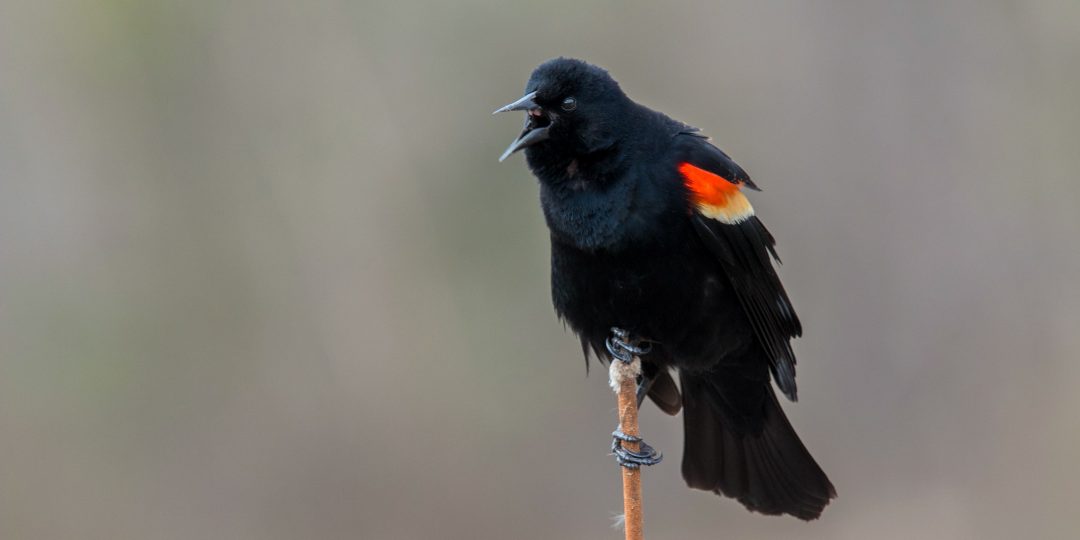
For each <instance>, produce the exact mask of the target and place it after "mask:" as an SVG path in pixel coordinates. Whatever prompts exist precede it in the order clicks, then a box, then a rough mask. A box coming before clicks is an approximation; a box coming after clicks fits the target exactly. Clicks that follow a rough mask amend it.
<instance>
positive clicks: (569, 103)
mask: <svg viewBox="0 0 1080 540" xmlns="http://www.w3.org/2000/svg"><path fill="white" fill-rule="evenodd" d="M576 108H577V100H576V99H574V98H572V97H568V98H566V99H564V100H562V110H564V111H567V112H569V111H572V110H574V109H576Z"/></svg>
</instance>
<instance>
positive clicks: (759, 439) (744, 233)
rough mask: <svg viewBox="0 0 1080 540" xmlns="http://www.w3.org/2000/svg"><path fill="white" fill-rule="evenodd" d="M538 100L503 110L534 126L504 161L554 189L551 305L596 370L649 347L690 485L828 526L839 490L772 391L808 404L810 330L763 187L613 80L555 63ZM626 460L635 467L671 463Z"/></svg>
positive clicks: (532, 88)
mask: <svg viewBox="0 0 1080 540" xmlns="http://www.w3.org/2000/svg"><path fill="white" fill-rule="evenodd" d="M525 93H526V95H525V97H523V98H521V99H520V100H518V101H516V102H514V103H512V104H510V105H507V106H506V107H503V108H502V109H499V110H498V111H496V112H503V111H517V110H521V111H525V112H526V121H525V129H524V131H522V133H521V135H520V136H519V137H518V138H517V140H515V141H514V142H513V144H511V145H510V147H509V148H507V150H506V152H505V153H504V154H503V156H502V158H500V161H501V160H502V159H505V158H506V157H507V156H509V155H510V154H512V153H514V152H516V151H518V150H521V149H525V157H526V159H527V161H528V165H529V168H530V169H531V170H532V172H533V174H535V175H536V177H537V178H538V179H539V180H540V200H541V205H542V207H543V211H544V217H545V218H546V220H547V224H548V228H549V229H550V231H551V292H552V299H553V301H554V304H555V310H556V312H557V313H558V314H559V316H560V317H562V318H563V319H564V320H566V322H568V323H569V325H570V327H571V328H573V330H574V332H575V333H576V334H577V335H578V336H579V337H580V338H581V343H582V348H583V349H584V350H585V353H586V357H587V356H588V351H589V350H590V349H591V350H592V351H593V353H594V354H595V355H596V356H597V357H598V358H600V359H601V360H604V361H609V362H610V361H613V360H612V357H613V356H614V357H616V358H628V357H629V355H628V352H634V351H639V352H642V353H644V352H645V350H646V349H648V352H647V354H642V366H643V370H644V376H643V377H642V380H641V381H639V383H640V388H639V390H640V393H639V396H644V395H645V394H647V395H648V396H649V397H650V398H651V399H652V400H653V401H654V402H655V403H656V404H657V405H658V406H659V407H660V408H661V409H662V410H664V411H665V412H667V413H669V414H672V415H674V414H676V413H677V412H678V411H679V409H680V406H681V408H682V409H683V419H684V431H685V449H684V454H683V462H682V473H683V477H684V478H685V479H686V482H687V484H689V485H690V487H693V488H698V489H704V490H709V491H714V492H716V493H718V494H723V495H726V496H728V497H734V498H736V499H738V500H739V502H741V503H743V504H744V505H745V506H746V507H747V508H748V509H750V510H753V511H757V512H761V513H764V514H791V515H793V516H796V517H798V518H801V519H807V520H809V519H814V518H817V517H818V516H819V515H821V512H822V510H824V508H825V506H826V505H828V504H829V500H830V499H832V498H833V497H835V496H836V491H835V489H834V488H833V486H832V483H830V482H829V479H828V478H827V477H826V476H825V473H824V472H823V471H822V470H821V468H820V467H818V464H817V463H816V462H815V461H814V458H813V457H811V456H810V453H809V452H808V451H807V450H806V447H804V446H803V444H802V442H801V441H800V440H799V437H798V435H796V434H795V431H794V430H793V429H792V427H791V424H790V423H788V420H787V418H786V417H785V416H784V412H783V410H781V408H780V403H779V402H778V401H777V398H776V394H775V393H774V392H773V388H772V385H771V384H770V382H769V381H770V374H771V375H772V379H773V380H775V381H776V384H777V386H779V388H780V390H781V391H783V392H784V394H785V395H786V396H787V397H788V398H790V399H791V400H792V401H794V400H795V399H796V394H795V355H794V353H793V352H792V349H791V344H790V340H791V338H793V337H796V336H799V335H800V334H801V333H802V329H801V327H800V323H799V319H798V317H797V316H796V315H795V312H794V310H793V309H792V307H791V302H790V301H789V300H788V296H787V293H786V292H784V287H783V286H782V285H781V284H780V279H779V278H778V277H777V275H776V271H775V270H774V269H773V266H772V261H771V260H770V256H771V257H772V258H774V259H777V262H779V258H778V257H777V255H776V251H775V249H774V247H773V246H774V244H775V241H774V240H773V237H772V235H771V234H770V233H769V231H768V230H766V229H765V226H764V225H762V223H761V221H760V220H759V219H758V218H757V216H755V215H754V209H753V207H751V206H750V202H749V201H748V200H747V198H746V196H745V195H744V194H743V193H742V191H741V190H742V188H744V187H745V188H748V189H752V190H755V191H756V190H757V187H756V186H755V185H754V183H753V182H751V181H750V177H749V176H747V174H746V172H745V171H743V169H742V168H740V167H739V166H738V165H736V164H735V162H734V161H732V160H731V158H730V157H728V156H727V154H725V153H724V152H722V151H721V150H720V149H719V148H717V147H715V146H713V145H712V144H711V143H709V142H708V139H707V138H706V137H705V136H703V135H701V134H700V133H699V131H698V129H696V128H693V127H691V126H688V125H686V124H683V123H682V122H678V121H676V120H673V119H671V118H669V117H667V116H665V115H664V114H661V113H659V112H656V111H653V110H651V109H648V108H646V107H644V106H642V105H639V104H637V103H634V102H633V101H631V100H630V98H628V97H627V96H626V94H625V93H623V91H622V89H621V88H619V84H618V83H617V82H615V80H614V79H612V78H611V76H610V75H608V73H607V71H605V70H603V69H601V68H599V67H596V66H593V65H591V64H587V63H585V62H582V61H580V60H572V59H566V58H557V59H554V60H549V61H548V62H545V63H544V64H541V65H540V66H539V67H538V68H536V70H535V71H533V73H532V76H531V77H530V78H529V82H528V84H527V85H526V87H525ZM613 332H614V333H615V335H614V336H613V335H612V333H613ZM637 343H641V344H642V345H641V347H642V349H635V346H634V344H637ZM672 371H677V372H678V375H679V381H680V387H681V395H680V390H679V388H678V387H676V385H675V383H674V380H673V379H672V376H671V373H672ZM615 446H616V447H617V446H618V445H617V444H616V445H615ZM649 450H651V449H649ZM616 454H617V456H618V457H619V461H620V463H622V464H623V465H624V466H631V467H634V466H638V465H642V464H645V465H648V464H652V463H654V462H656V461H657V460H656V459H653V456H652V455H650V454H649V453H648V452H647V451H643V452H642V453H631V452H625V451H623V452H621V453H620V452H616Z"/></svg>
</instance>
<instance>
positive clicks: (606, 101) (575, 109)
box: [495, 58, 630, 161]
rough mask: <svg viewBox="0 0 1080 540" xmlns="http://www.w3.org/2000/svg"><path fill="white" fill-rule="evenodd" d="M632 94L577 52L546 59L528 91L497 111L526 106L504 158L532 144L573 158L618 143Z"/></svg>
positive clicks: (536, 148) (531, 148)
mask: <svg viewBox="0 0 1080 540" xmlns="http://www.w3.org/2000/svg"><path fill="white" fill-rule="evenodd" d="M629 110H630V100H629V98H627V97H626V94H624V93H623V91H622V89H620V88H619V83H617V82H615V79H612V78H611V75H609V74H608V72H607V71H605V70H603V69H601V68H599V67H597V66H594V65H592V64H588V63H586V62H582V61H581V60H574V59H571V58H555V59H553V60H548V61H547V62H544V63H543V64H540V66H539V67H537V68H536V69H535V70H534V71H533V73H532V76H531V77H529V82H528V84H526V85H525V96H524V97H522V98H521V99H519V100H517V101H515V102H513V103H511V104H509V105H507V106H505V107H502V108H500V109H498V110H496V111H495V113H501V112H506V111H525V129H524V130H523V131H522V132H521V135H519V136H518V138H517V139H515V140H514V142H513V143H511V144H510V147H509V148H507V149H506V152H503V155H502V157H500V158H499V161H503V160H504V159H506V158H507V157H509V156H510V154H513V153H514V152H517V151H518V150H522V149H526V148H528V149H529V150H527V151H526V154H527V155H529V156H530V161H531V156H532V154H534V153H538V152H540V153H543V154H545V155H549V156H553V157H554V156H558V157H563V158H568V159H573V158H575V157H578V156H583V155H587V154H591V153H594V152H598V151H601V150H605V149H607V148H610V147H611V146H612V145H614V144H615V143H616V142H617V140H616V134H617V133H618V132H619V130H618V129H617V128H618V127H619V126H620V125H622V123H623V122H625V121H626V120H627V119H626V115H627V113H628V111H629Z"/></svg>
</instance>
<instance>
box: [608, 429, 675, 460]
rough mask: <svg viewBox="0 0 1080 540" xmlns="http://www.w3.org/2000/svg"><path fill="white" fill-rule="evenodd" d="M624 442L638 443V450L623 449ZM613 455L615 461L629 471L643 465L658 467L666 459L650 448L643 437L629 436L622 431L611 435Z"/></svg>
mask: <svg viewBox="0 0 1080 540" xmlns="http://www.w3.org/2000/svg"><path fill="white" fill-rule="evenodd" d="M624 442H629V443H638V445H639V448H638V450H630V449H628V448H624V447H623V443H624ZM611 453H612V454H614V455H615V461H616V462H618V463H619V465H622V466H623V467H626V468H627V469H638V468H641V466H642V465H656V464H657V463H660V462H661V461H663V459H664V455H663V454H661V453H659V452H657V451H656V449H655V448H653V447H652V446H649V445H648V444H646V443H645V441H643V440H641V437H636V436H634V435H627V434H626V433H623V432H622V430H621V429H616V430H615V431H614V432H612V433H611Z"/></svg>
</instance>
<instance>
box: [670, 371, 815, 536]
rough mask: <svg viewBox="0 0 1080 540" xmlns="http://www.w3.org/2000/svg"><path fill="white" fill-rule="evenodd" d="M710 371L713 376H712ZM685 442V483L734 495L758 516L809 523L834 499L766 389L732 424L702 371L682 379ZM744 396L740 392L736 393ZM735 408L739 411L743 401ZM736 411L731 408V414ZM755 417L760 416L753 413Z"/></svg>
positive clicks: (727, 403) (727, 405)
mask: <svg viewBox="0 0 1080 540" xmlns="http://www.w3.org/2000/svg"><path fill="white" fill-rule="evenodd" d="M714 376H715V375H714ZM680 378H681V382H682V393H683V415H684V424H685V437H686V447H685V450H684V453H683V463H682V473H683V478H685V479H686V483H687V484H689V485H690V487H692V488H697V489H704V490H707V491H713V492H715V493H717V494H723V495H725V496H728V497H732V498H734V499H737V500H738V501H739V502H741V503H742V504H743V505H745V506H746V508H748V509H749V510H752V511H754V512H760V513H762V514H774V515H775V514H791V515H793V516H795V517H797V518H799V519H804V520H812V519H816V518H817V517H818V516H820V515H821V512H822V511H823V510H824V509H825V506H827V505H828V504H829V501H830V500H831V499H833V498H835V497H836V489H835V488H833V485H832V483H831V482H829V478H828V477H826V476H825V473H824V472H823V471H822V470H821V467H819V466H818V464H817V462H815V461H814V458H813V457H812V456H811V455H810V452H809V451H807V450H806V447H805V446H803V443H802V441H800V440H799V436H798V435H796V434H795V430H794V429H792V427H791V424H790V423H789V422H788V419H787V417H786V416H785V415H784V411H783V410H782V409H781V408H780V403H779V402H778V401H777V399H776V394H775V393H774V392H773V389H772V386H771V385H770V384H769V383H768V382H767V381H766V382H765V383H764V386H765V390H764V391H763V393H762V394H761V395H760V398H759V399H756V400H752V401H753V402H756V405H755V406H754V407H753V408H754V409H757V410H755V411H746V410H744V411H743V413H744V414H743V418H741V419H740V420H739V421H736V420H735V419H733V418H731V416H732V415H733V413H734V410H733V408H732V407H733V406H735V405H736V404H735V403H732V402H731V400H730V399H729V398H730V397H731V396H727V397H725V396H724V395H721V389H722V388H723V386H725V385H724V384H722V383H721V384H713V383H714V382H718V381H711V380H710V376H709V375H686V374H683V375H682V376H681V377H680ZM740 398H745V396H740ZM739 401H741V402H743V403H741V404H739V405H740V406H738V407H737V408H739V409H745V408H746V406H745V405H746V403H745V402H746V400H745V399H739ZM734 414H738V413H734ZM758 414H760V417H758Z"/></svg>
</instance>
